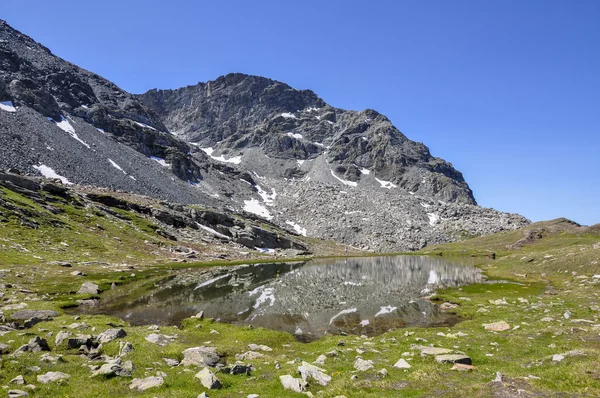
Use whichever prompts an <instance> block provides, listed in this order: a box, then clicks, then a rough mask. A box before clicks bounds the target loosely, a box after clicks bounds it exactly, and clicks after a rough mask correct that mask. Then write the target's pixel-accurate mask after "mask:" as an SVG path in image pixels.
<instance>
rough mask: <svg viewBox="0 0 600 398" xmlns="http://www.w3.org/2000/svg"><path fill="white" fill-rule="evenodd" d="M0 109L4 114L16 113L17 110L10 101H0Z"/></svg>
mask: <svg viewBox="0 0 600 398" xmlns="http://www.w3.org/2000/svg"><path fill="white" fill-rule="evenodd" d="M0 109H2V110H3V111H6V112H16V111H17V108H15V106H14V105H13V103H12V102H11V101H2V102H0Z"/></svg>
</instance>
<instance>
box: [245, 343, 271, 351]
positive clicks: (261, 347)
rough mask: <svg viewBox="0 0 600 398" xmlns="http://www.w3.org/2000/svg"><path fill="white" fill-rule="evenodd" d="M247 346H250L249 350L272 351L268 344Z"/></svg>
mask: <svg viewBox="0 0 600 398" xmlns="http://www.w3.org/2000/svg"><path fill="white" fill-rule="evenodd" d="M248 348H250V350H251V351H266V352H268V351H273V349H272V348H271V347H269V346H266V345H258V344H248Z"/></svg>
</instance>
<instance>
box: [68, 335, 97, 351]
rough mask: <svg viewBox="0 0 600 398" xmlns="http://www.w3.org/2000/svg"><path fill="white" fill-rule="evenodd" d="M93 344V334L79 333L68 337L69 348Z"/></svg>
mask: <svg viewBox="0 0 600 398" xmlns="http://www.w3.org/2000/svg"><path fill="white" fill-rule="evenodd" d="M82 345H83V346H91V345H92V336H91V335H89V334H78V335H75V336H74V337H69V338H68V339H67V346H68V347H69V348H75V349H76V348H80V347H81V346H82Z"/></svg>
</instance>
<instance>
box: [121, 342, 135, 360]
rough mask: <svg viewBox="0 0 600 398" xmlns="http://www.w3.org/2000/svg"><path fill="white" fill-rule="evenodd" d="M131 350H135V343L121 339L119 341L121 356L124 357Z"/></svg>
mask: <svg viewBox="0 0 600 398" xmlns="http://www.w3.org/2000/svg"><path fill="white" fill-rule="evenodd" d="M130 352H133V344H131V343H129V342H124V341H120V342H119V356H120V357H123V356H125V355H127V354H129V353H130Z"/></svg>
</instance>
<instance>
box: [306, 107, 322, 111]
mask: <svg viewBox="0 0 600 398" xmlns="http://www.w3.org/2000/svg"><path fill="white" fill-rule="evenodd" d="M318 110H319V108H316V107H314V106H311V107H310V108H306V109H305V110H304V112H317V111H318Z"/></svg>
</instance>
